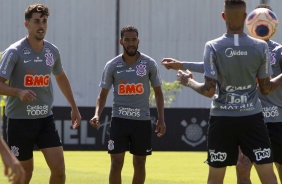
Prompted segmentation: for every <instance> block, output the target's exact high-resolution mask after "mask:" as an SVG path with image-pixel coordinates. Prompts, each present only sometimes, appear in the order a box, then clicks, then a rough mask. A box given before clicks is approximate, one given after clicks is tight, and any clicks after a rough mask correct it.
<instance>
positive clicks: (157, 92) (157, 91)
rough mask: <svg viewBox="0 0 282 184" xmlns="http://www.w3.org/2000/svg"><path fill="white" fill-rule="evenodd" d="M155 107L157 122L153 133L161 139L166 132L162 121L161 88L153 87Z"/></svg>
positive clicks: (162, 97)
mask: <svg viewBox="0 0 282 184" xmlns="http://www.w3.org/2000/svg"><path fill="white" fill-rule="evenodd" d="M154 92H155V99H156V107H157V111H158V120H157V122H156V129H155V132H156V133H157V136H158V137H162V136H163V135H164V134H165V132H166V124H165V121H164V96H163V92H162V88H161V86H159V87H154Z"/></svg>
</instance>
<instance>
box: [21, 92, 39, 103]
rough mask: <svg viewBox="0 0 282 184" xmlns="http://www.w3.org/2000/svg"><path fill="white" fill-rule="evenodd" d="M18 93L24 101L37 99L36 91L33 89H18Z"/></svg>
mask: <svg viewBox="0 0 282 184" xmlns="http://www.w3.org/2000/svg"><path fill="white" fill-rule="evenodd" d="M16 94H17V96H18V97H19V98H20V99H21V101H23V102H32V101H34V100H36V93H35V92H34V91H32V90H18V91H17V92H16Z"/></svg>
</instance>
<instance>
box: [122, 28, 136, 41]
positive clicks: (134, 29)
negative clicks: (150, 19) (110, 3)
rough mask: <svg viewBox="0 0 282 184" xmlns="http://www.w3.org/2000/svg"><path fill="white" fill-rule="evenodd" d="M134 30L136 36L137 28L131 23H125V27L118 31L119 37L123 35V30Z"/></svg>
mask: <svg viewBox="0 0 282 184" xmlns="http://www.w3.org/2000/svg"><path fill="white" fill-rule="evenodd" d="M130 31H131V32H135V33H136V34H137V37H138V29H137V28H136V27H134V26H131V25H127V26H125V27H123V28H122V29H121V31H120V37H121V38H122V37H123V35H124V32H130Z"/></svg>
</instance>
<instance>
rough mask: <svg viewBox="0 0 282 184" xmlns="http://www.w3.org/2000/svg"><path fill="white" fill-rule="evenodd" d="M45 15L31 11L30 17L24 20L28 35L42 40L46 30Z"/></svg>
mask: <svg viewBox="0 0 282 184" xmlns="http://www.w3.org/2000/svg"><path fill="white" fill-rule="evenodd" d="M47 19H48V17H47V16H45V15H44V16H42V14H41V13H33V14H32V17H31V18H30V19H29V20H27V21H26V22H25V26H26V28H27V29H28V36H29V37H31V38H34V39H36V40H43V39H44V37H45V34H46V31H47Z"/></svg>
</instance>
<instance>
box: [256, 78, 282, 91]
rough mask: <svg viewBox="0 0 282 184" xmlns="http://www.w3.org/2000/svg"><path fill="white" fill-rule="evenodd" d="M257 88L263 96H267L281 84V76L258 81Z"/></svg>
mask: <svg viewBox="0 0 282 184" xmlns="http://www.w3.org/2000/svg"><path fill="white" fill-rule="evenodd" d="M258 83H259V88H260V91H261V93H262V94H263V95H268V94H269V93H270V92H271V91H273V90H275V89H276V88H277V87H279V86H280V85H281V83H282V74H280V75H278V76H276V77H274V78H272V79H271V80H270V78H264V79H258Z"/></svg>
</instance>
